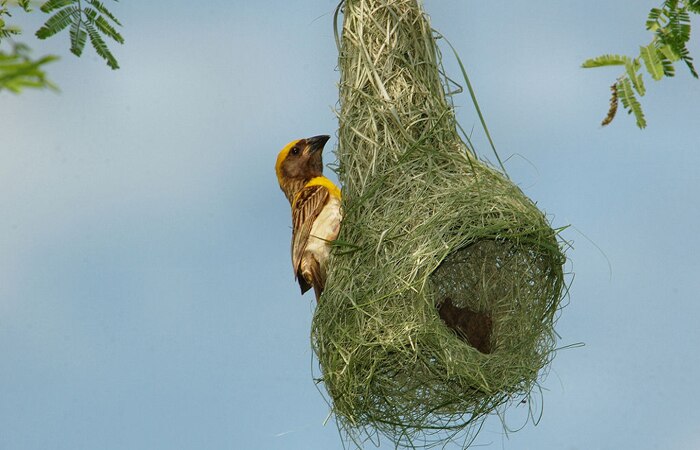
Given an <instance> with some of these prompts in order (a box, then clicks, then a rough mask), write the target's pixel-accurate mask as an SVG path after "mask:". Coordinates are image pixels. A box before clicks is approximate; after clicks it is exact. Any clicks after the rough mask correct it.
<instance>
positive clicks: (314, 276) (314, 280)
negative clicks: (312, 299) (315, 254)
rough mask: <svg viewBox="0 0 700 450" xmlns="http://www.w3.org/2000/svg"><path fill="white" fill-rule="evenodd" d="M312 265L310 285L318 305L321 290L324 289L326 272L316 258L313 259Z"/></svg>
mask: <svg viewBox="0 0 700 450" xmlns="http://www.w3.org/2000/svg"><path fill="white" fill-rule="evenodd" d="M314 263H315V264H314V270H312V271H311V284H312V285H313V287H314V294H315V295H316V303H318V301H319V299H320V298H321V294H323V289H324V288H325V287H326V270H325V268H324V267H323V265H322V264H321V263H320V262H319V261H318V260H316V258H314Z"/></svg>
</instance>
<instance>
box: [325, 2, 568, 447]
mask: <svg viewBox="0 0 700 450" xmlns="http://www.w3.org/2000/svg"><path fill="white" fill-rule="evenodd" d="M342 12H343V18H344V23H343V27H342V39H340V43H339V45H340V56H339V66H340V72H341V81H340V113H339V122H340V129H339V147H338V159H339V162H340V165H339V169H338V176H339V178H340V181H341V182H342V184H343V202H344V203H343V206H344V212H345V216H344V220H343V225H342V229H341V234H340V236H339V239H338V241H337V242H336V246H335V248H334V251H333V256H332V259H331V262H330V264H329V274H328V280H327V285H326V290H325V292H324V294H323V296H322V297H321V299H320V302H319V304H318V307H317V309H316V313H315V316H314V320H313V328H312V341H313V345H314V350H315V352H316V355H317V357H318V360H319V363H320V366H321V370H322V380H323V383H324V385H325V387H326V389H327V391H328V394H329V395H330V398H331V400H332V408H333V412H334V413H335V416H336V420H337V422H338V424H339V426H340V427H341V429H342V430H343V431H345V432H346V433H347V436H349V437H350V438H351V439H352V440H354V441H355V443H356V444H358V445H360V444H361V441H362V439H363V437H362V436H365V437H372V436H378V435H379V436H385V437H386V438H388V439H389V440H390V441H392V442H393V443H394V444H395V446H396V447H408V448H415V447H423V446H443V445H445V444H446V443H447V442H449V441H455V440H458V441H459V442H461V443H462V445H463V446H468V445H469V443H470V438H471V437H473V436H474V434H475V432H476V431H478V429H479V426H480V424H481V423H482V419H483V418H484V417H485V416H486V415H487V414H489V413H491V412H493V411H494V410H495V409H496V408H498V407H500V406H503V405H505V404H508V403H509V402H511V401H520V400H521V399H522V398H523V397H527V396H528V394H529V392H530V390H531V389H532V388H533V386H535V384H536V383H537V380H538V374H539V373H540V371H541V369H543V368H544V367H545V366H547V364H548V363H549V362H550V360H551V358H552V356H553V350H554V346H555V334H554V330H553V326H554V322H555V319H556V312H557V310H558V307H559V301H560V299H561V296H562V291H563V287H564V282H563V271H562V265H563V263H564V261H565V257H564V255H563V253H562V251H561V249H560V243H559V241H558V239H557V234H556V231H555V230H553V229H552V228H551V226H550V225H549V223H548V221H547V219H546V218H545V216H544V215H543V214H542V213H541V212H540V211H539V210H538V209H537V207H536V206H535V205H534V204H533V203H532V202H531V201H530V200H529V199H528V198H527V197H526V196H525V195H524V194H523V193H522V192H521V190H520V189H519V188H518V187H517V186H516V185H514V184H513V183H512V182H511V181H510V180H508V179H507V177H506V176H504V174H503V173H502V172H499V171H498V170H495V169H494V168H492V167H490V166H489V165H487V164H486V163H484V162H482V161H480V160H479V159H478V158H477V157H476V156H475V155H474V153H473V152H472V151H471V150H470V149H468V148H467V146H466V145H465V144H464V143H463V141H462V139H460V136H459V134H458V131H457V127H458V125H457V123H456V120H455V114H454V109H453V107H452V104H451V102H450V101H449V100H448V99H449V96H448V95H446V90H447V87H446V84H447V81H446V80H445V79H444V78H443V77H442V75H441V73H442V72H441V68H442V66H441V62H440V53H439V50H438V48H437V46H436V43H435V38H434V36H433V32H432V30H431V28H430V25H429V23H428V20H427V18H426V16H425V15H424V14H423V12H422V10H421V8H420V6H419V4H418V3H417V0H346V1H345V3H344V5H343V11H342ZM447 298H449V299H450V300H451V301H452V302H453V303H454V304H455V305H457V306H459V307H468V308H470V309H471V310H473V311H477V312H480V313H484V314H488V316H489V317H490V318H491V320H492V322H493V326H492V331H491V334H490V335H489V336H488V339H489V342H490V351H489V352H486V353H482V352H480V351H478V350H477V349H476V348H474V347H472V346H471V345H470V344H469V343H468V342H467V341H465V340H464V339H462V338H460V337H459V336H458V335H457V334H456V333H455V332H454V331H453V330H452V329H450V328H449V327H447V326H446V325H445V322H443V321H442V320H441V318H440V316H439V315H438V312H437V309H436V306H437V305H439V304H440V303H441V302H443V301H444V300H445V299H447Z"/></svg>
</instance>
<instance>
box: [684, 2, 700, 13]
mask: <svg viewBox="0 0 700 450" xmlns="http://www.w3.org/2000/svg"><path fill="white" fill-rule="evenodd" d="M686 6H687V7H688V10H690V11H691V12H694V13H696V14H700V0H686Z"/></svg>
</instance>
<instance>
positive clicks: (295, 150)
mask: <svg viewBox="0 0 700 450" xmlns="http://www.w3.org/2000/svg"><path fill="white" fill-rule="evenodd" d="M298 154H299V147H293V148H292V155H298Z"/></svg>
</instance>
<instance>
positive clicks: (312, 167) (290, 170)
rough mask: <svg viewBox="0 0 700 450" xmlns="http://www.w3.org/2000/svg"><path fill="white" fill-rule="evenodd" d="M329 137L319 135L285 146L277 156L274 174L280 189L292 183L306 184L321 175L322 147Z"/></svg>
mask: <svg viewBox="0 0 700 450" xmlns="http://www.w3.org/2000/svg"><path fill="white" fill-rule="evenodd" d="M330 138H331V137H330V136H327V135H321V136H314V137H310V138H306V139H298V140H296V141H292V142H290V143H289V144H287V145H286V146H285V147H284V148H283V149H282V151H281V152H280V153H279V155H277V163H276V164H275V172H277V181H279V183H280V187H282V189H283V190H285V185H287V184H288V183H292V182H296V183H299V182H302V181H303V182H306V181H308V180H310V179H312V178H314V177H320V176H321V175H322V174H323V158H322V155H321V154H322V153H323V146H324V145H326V142H328V139H330Z"/></svg>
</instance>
